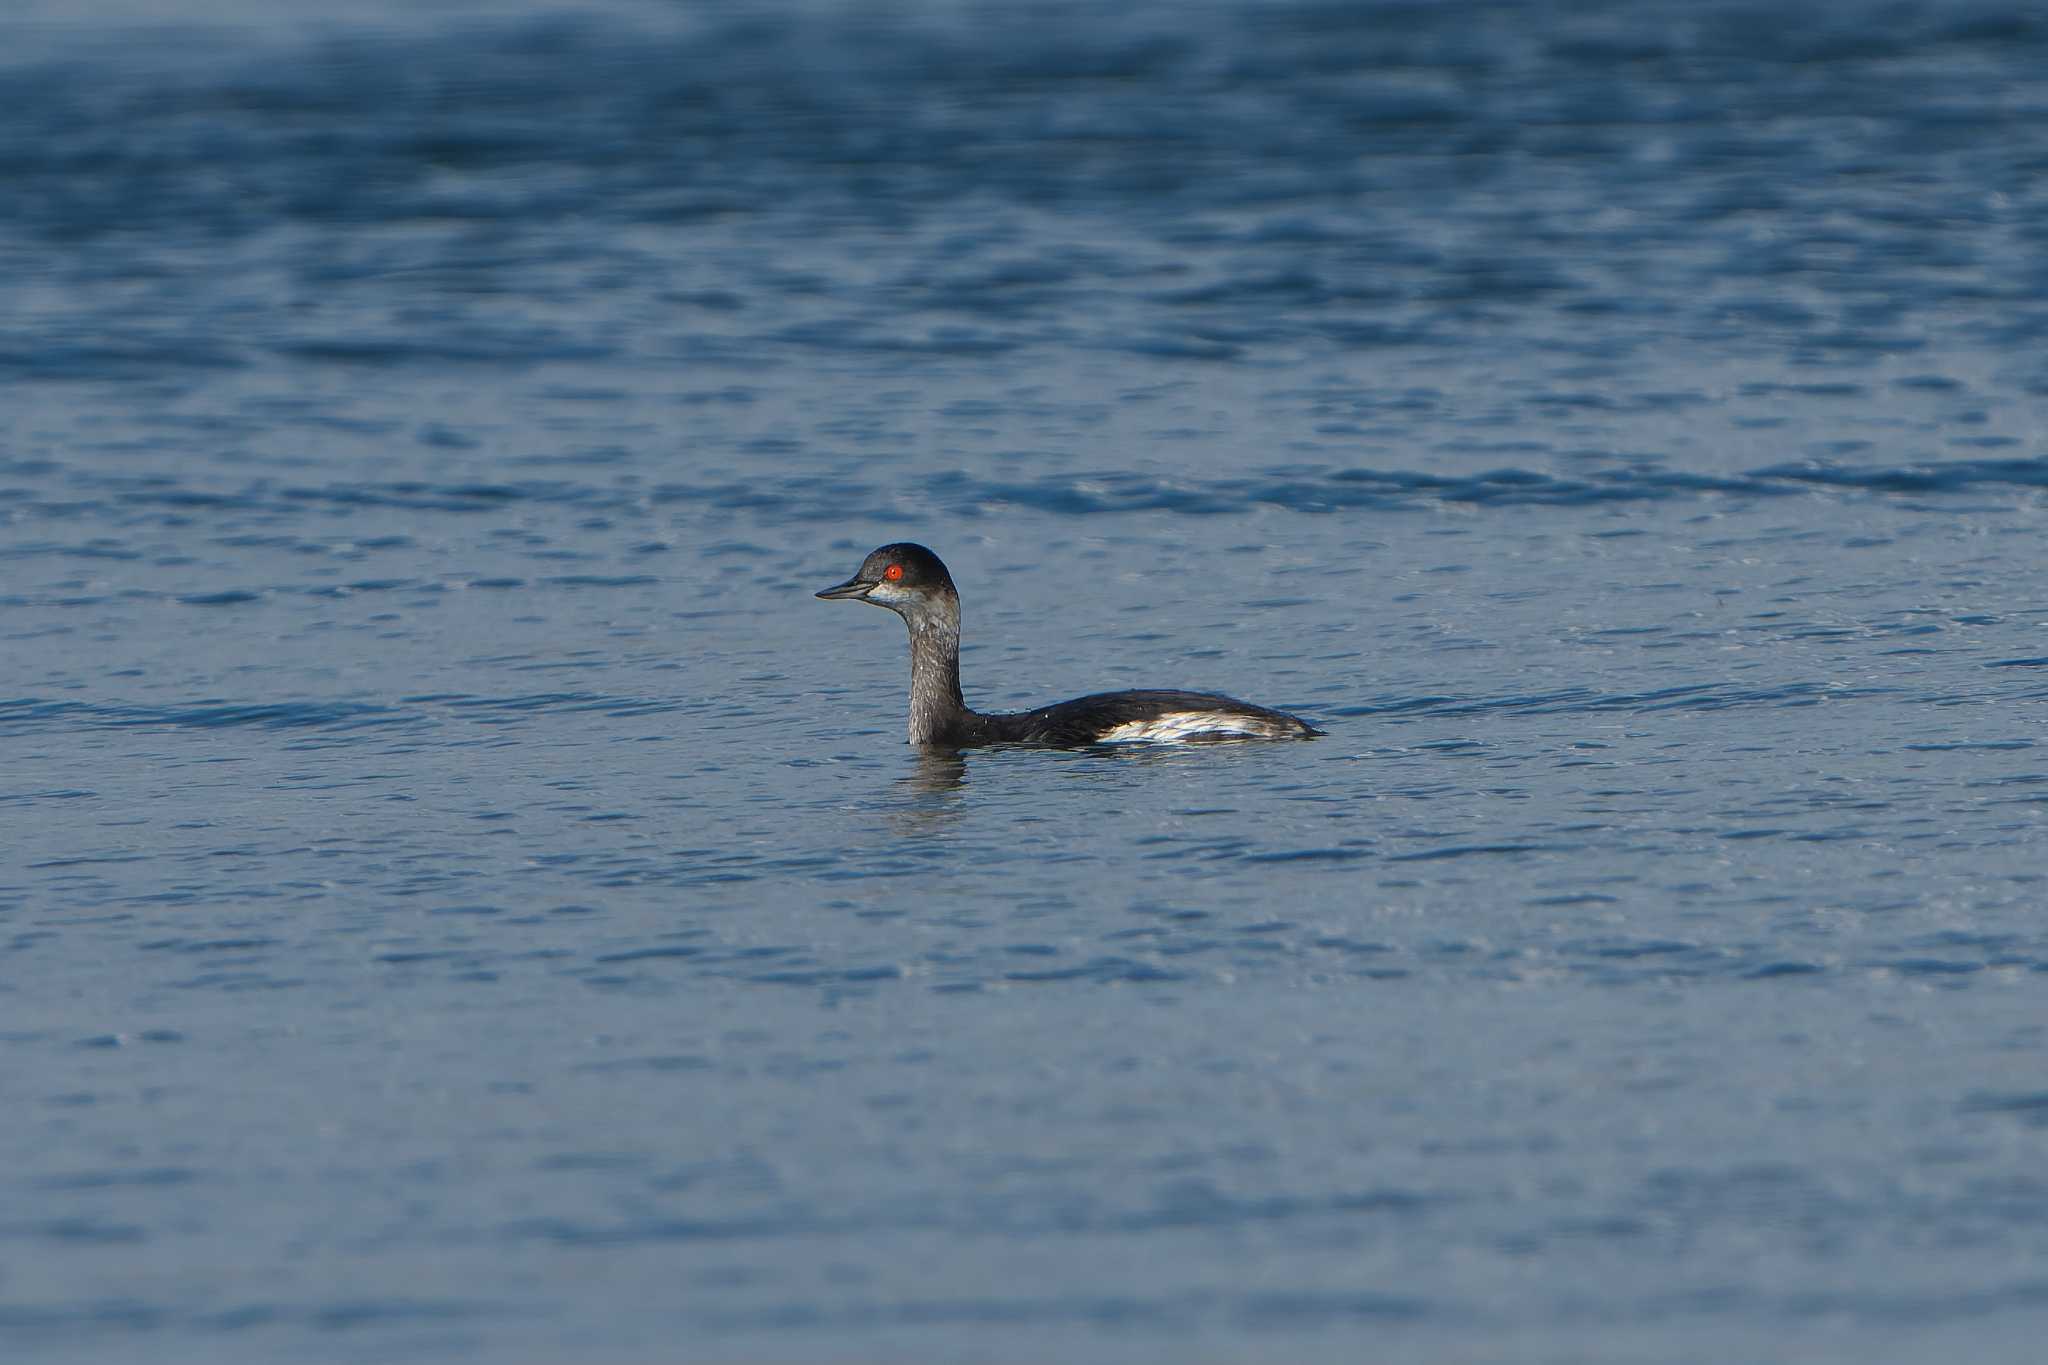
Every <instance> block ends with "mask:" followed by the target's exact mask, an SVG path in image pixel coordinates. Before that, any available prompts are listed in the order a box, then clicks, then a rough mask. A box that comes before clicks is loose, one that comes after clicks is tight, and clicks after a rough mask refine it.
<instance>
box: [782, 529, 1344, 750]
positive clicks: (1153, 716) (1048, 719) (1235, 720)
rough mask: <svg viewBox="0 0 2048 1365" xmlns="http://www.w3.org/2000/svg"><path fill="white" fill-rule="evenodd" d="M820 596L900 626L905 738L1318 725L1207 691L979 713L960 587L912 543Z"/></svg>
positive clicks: (1254, 735)
mask: <svg viewBox="0 0 2048 1365" xmlns="http://www.w3.org/2000/svg"><path fill="white" fill-rule="evenodd" d="M818 596H820V597H828V598H830V597H850V598H854V599H856V600H857V601H861V602H871V603H873V604H874V605H875V606H878V607H887V608H888V609H889V610H890V611H893V612H895V613H896V614H897V615H898V616H901V617H902V618H903V621H904V624H906V625H908V626H909V627H910V742H911V743H912V744H940V745H952V746H965V745H970V744H1056V745H1067V746H1075V745H1083V744H1116V743H1123V742H1127V741H1133V740H1150V741H1154V742H1164V743H1184V742H1189V741H1197V740H1221V739H1307V738H1309V737H1310V736H1311V735H1319V734H1321V733H1322V731H1320V730H1318V729H1316V728H1315V727H1314V726H1312V725H1310V724H1309V723H1308V722H1306V721H1303V720H1297V719H1296V718H1294V717H1293V716H1290V715H1288V714H1286V713H1285V712H1283V711H1269V710H1267V709H1266V708H1265V707H1263V706H1253V705H1251V704H1249V703H1247V702H1241V701H1238V700H1236V699H1235V698H1232V697H1219V696H1217V695H1215V694H1214V693H1210V692H1098V693H1096V694H1095V695H1094V696H1092V697H1076V698H1075V699H1074V700H1072V701H1063V702H1059V703H1058V704H1056V705H1053V706H1041V707H1039V708H1038V709H1037V710H1036V711H1023V712H1019V713H1017V714H1016V715H1008V716H985V715H982V714H981V713H980V712H978V711H972V710H969V709H968V706H967V702H966V701H965V699H963V698H962V697H961V695H960V594H959V593H958V592H956V591H954V589H953V576H952V575H951V574H949V573H947V572H946V566H945V565H944V564H942V563H940V562H939V557H938V556H937V555H935V554H933V553H932V552H931V551H930V550H927V549H926V548H925V547H924V546H922V545H910V544H898V545H884V546H883V547H882V548H881V549H879V550H876V551H875V552H874V553H873V554H871V555H869V556H868V557H867V558H866V559H865V560H863V561H861V566H860V572H859V573H857V574H855V575H854V576H853V577H851V578H849V579H847V580H846V581H845V582H844V583H841V584H839V585H838V586H837V587H831V588H827V589H825V590H824V591H823V592H821V593H819V594H818Z"/></svg>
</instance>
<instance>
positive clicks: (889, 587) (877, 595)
mask: <svg viewBox="0 0 2048 1365" xmlns="http://www.w3.org/2000/svg"><path fill="white" fill-rule="evenodd" d="M916 595H917V594H915V593H912V592H906V591H904V590H903V589H902V588H901V587H899V586H897V585H896V584H894V583H891V582H888V581H887V580H884V581H882V582H880V583H877V584H875V586H874V587H872V588H869V589H868V601H870V602H901V601H904V600H905V599H907V598H911V597H915V596H916Z"/></svg>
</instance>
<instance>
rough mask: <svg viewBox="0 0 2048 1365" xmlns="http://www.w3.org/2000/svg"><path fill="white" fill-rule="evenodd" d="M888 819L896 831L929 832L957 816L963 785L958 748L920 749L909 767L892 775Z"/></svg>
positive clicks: (961, 806) (964, 771) (963, 756)
mask: <svg viewBox="0 0 2048 1365" xmlns="http://www.w3.org/2000/svg"><path fill="white" fill-rule="evenodd" d="M893 786H894V789H895V790H894V795H895V798H896V799H895V800H894V801H893V802H891V805H892V807H893V809H892V810H891V812H890V817H889V823H890V825H891V826H892V827H894V829H895V830H896V832H897V833H898V834H933V833H937V832H939V831H942V830H944V829H945V828H946V827H948V826H950V825H951V824H953V823H954V822H955V821H956V820H958V819H959V818H960V814H961V812H962V810H963V809H964V808H965V802H964V800H963V798H962V796H961V793H962V792H963V791H964V790H965V789H966V787H967V755H966V753H965V752H964V751H962V750H959V749H920V750H919V751H918V753H917V756H916V758H915V759H914V760H913V761H912V767H911V770H910V771H909V772H907V773H905V774H904V775H903V776H901V777H899V778H897V779H896V781H895V783H894V784H893Z"/></svg>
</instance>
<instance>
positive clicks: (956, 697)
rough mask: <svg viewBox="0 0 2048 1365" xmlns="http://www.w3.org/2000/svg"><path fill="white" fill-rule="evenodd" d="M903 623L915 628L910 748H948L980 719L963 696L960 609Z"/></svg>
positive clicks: (948, 605)
mask: <svg viewBox="0 0 2048 1365" xmlns="http://www.w3.org/2000/svg"><path fill="white" fill-rule="evenodd" d="M903 619H904V623H905V624H906V625H908V626H909V627H910V742H911V743H912V744H943V743H945V742H946V741H947V740H948V739H949V738H958V737H959V736H960V735H961V733H962V730H963V727H966V726H968V725H970V724H971V723H972V721H973V720H974V719H975V718H976V717H975V715H974V712H972V711H970V710H968V709H967V702H966V699H965V698H963V697H962V696H961V695H960V603H959V602H958V601H957V600H954V601H949V602H941V603H938V604H936V605H934V606H932V607H930V608H928V609H926V610H923V611H920V612H918V613H916V614H915V615H907V616H905V617H904V618H903Z"/></svg>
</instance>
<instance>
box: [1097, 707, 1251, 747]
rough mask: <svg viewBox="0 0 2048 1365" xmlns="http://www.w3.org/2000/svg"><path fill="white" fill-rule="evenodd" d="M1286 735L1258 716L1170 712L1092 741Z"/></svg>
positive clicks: (1157, 741)
mask: <svg viewBox="0 0 2048 1365" xmlns="http://www.w3.org/2000/svg"><path fill="white" fill-rule="evenodd" d="M1286 733H1287V732H1286V731H1285V730H1283V729H1282V728H1281V727H1279V726H1276V725H1275V724H1273V722H1272V721H1269V720H1264V719H1261V718H1260V717H1258V716H1233V715H1230V714H1229V713H1227V712H1222V713H1219V712H1216V711H1170V712H1168V713H1167V714H1166V715H1163V716H1154V717H1153V718H1152V719H1151V720H1130V721H1125V722H1124V723H1123V724H1122V725H1119V726H1117V727H1116V728H1115V729H1113V730H1109V731H1107V732H1105V733H1104V734H1102V735H1100V736H1099V737H1097V739H1096V741H1095V742H1096V743H1097V744H1185V743H1186V742H1187V741H1189V740H1191V739H1227V738H1231V737H1242V738H1245V739H1274V738H1278V737H1279V736H1281V735H1284V734H1286Z"/></svg>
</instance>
